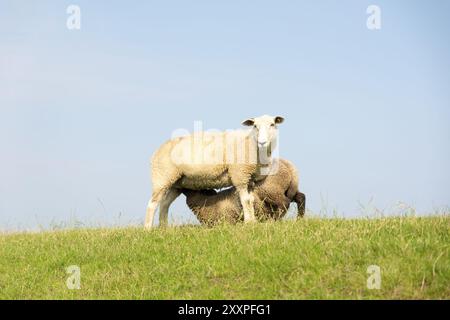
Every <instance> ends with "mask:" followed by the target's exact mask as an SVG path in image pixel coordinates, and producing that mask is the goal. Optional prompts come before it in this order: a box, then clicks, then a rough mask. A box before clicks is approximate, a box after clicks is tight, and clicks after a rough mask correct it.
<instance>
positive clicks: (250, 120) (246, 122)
mask: <svg viewBox="0 0 450 320" xmlns="http://www.w3.org/2000/svg"><path fill="white" fill-rule="evenodd" d="M254 124H255V119H254V118H250V119H247V120H245V121H242V125H243V126H247V127H251V126H253V125H254Z"/></svg>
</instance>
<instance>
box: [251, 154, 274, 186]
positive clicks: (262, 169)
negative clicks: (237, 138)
mask: <svg viewBox="0 0 450 320" xmlns="http://www.w3.org/2000/svg"><path fill="white" fill-rule="evenodd" d="M261 155H263V156H264V159H263V160H264V161H261ZM257 161H258V169H257V172H256V176H255V181H261V180H263V179H265V178H266V177H267V175H268V174H269V172H270V170H271V166H272V148H270V147H268V148H264V149H258V157H257Z"/></svg>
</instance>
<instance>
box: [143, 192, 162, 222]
mask: <svg viewBox="0 0 450 320" xmlns="http://www.w3.org/2000/svg"><path fill="white" fill-rule="evenodd" d="M164 193H165V192H164V190H160V191H158V192H153V194H152V198H151V199H150V201H149V202H148V205H147V212H146V215H145V225H144V228H145V229H151V228H152V226H153V220H154V218H155V212H156V209H157V208H158V204H159V203H160V201H161V200H162V198H163V196H164Z"/></svg>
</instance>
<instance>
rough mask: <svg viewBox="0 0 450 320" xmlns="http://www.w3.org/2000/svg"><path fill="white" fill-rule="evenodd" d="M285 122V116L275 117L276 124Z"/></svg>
mask: <svg viewBox="0 0 450 320" xmlns="http://www.w3.org/2000/svg"><path fill="white" fill-rule="evenodd" d="M283 122H284V118H283V117H280V116H277V117H275V123H276V124H280V123H283Z"/></svg>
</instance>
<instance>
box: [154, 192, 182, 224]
mask: <svg viewBox="0 0 450 320" xmlns="http://www.w3.org/2000/svg"><path fill="white" fill-rule="evenodd" d="M180 194H181V191H179V190H178V189H175V188H171V189H169V191H167V193H166V194H165V195H164V198H163V199H162V201H161V205H160V207H159V225H160V226H161V227H163V226H164V227H165V226H167V220H168V216H169V206H170V205H171V203H172V202H173V201H174V200H175V199H176V198H177V197H178V196H179V195H180Z"/></svg>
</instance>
